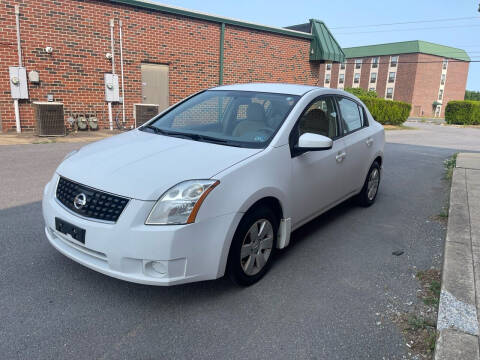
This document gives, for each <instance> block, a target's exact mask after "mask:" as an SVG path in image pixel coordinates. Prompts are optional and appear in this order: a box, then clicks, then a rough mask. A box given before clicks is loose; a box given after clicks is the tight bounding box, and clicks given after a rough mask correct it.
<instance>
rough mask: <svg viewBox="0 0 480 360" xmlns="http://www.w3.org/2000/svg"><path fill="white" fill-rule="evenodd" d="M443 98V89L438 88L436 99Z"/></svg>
mask: <svg viewBox="0 0 480 360" xmlns="http://www.w3.org/2000/svg"><path fill="white" fill-rule="evenodd" d="M442 98H443V89H440V91H439V92H438V100H442Z"/></svg>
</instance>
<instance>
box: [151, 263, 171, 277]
mask: <svg viewBox="0 0 480 360" xmlns="http://www.w3.org/2000/svg"><path fill="white" fill-rule="evenodd" d="M151 264H152V269H153V270H154V271H155V272H157V273H159V274H165V273H166V272H167V267H166V266H165V264H164V263H163V261H152V262H151Z"/></svg>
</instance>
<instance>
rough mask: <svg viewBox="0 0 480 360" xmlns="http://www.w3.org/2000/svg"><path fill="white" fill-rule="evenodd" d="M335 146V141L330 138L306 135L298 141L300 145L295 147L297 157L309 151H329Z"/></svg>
mask: <svg viewBox="0 0 480 360" xmlns="http://www.w3.org/2000/svg"><path fill="white" fill-rule="evenodd" d="M332 146H333V140H332V139H330V138H329V137H326V136H323V135H318V134H312V133H305V134H302V135H301V136H300V138H299V139H298V145H297V146H295V148H294V150H295V155H300V154H303V153H304V152H307V151H321V150H329V149H331V148H332Z"/></svg>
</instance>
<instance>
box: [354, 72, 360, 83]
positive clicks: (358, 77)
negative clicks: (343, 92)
mask: <svg viewBox="0 0 480 360" xmlns="http://www.w3.org/2000/svg"><path fill="white" fill-rule="evenodd" d="M353 82H354V83H355V84H358V83H359V82H360V74H359V73H356V74H355V75H353Z"/></svg>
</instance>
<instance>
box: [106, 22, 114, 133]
mask: <svg viewBox="0 0 480 360" xmlns="http://www.w3.org/2000/svg"><path fill="white" fill-rule="evenodd" d="M114 26H115V23H114V19H110V47H111V52H112V74H115V44H114V41H113V27H114ZM108 122H109V125H110V131H112V130H113V115H112V102H111V101H109V102H108Z"/></svg>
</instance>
